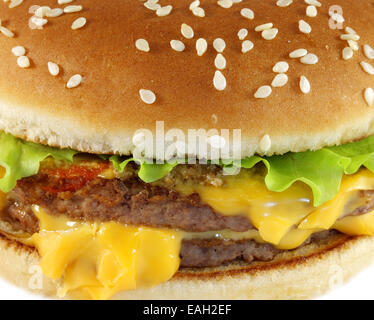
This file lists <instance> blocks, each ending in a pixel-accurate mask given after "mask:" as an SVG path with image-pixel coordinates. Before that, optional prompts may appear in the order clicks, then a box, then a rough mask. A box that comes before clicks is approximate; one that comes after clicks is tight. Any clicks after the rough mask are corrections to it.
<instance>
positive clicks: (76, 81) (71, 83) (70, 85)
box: [66, 74, 82, 89]
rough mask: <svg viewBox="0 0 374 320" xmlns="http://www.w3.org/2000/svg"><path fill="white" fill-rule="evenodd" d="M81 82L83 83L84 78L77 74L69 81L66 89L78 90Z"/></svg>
mask: <svg viewBox="0 0 374 320" xmlns="http://www.w3.org/2000/svg"><path fill="white" fill-rule="evenodd" d="M81 82H82V76H81V75H80V74H75V75H74V76H72V77H71V78H70V79H69V81H68V82H67V84H66V87H67V88H68V89H72V88H76V87H78V86H79V85H80V84H81Z"/></svg>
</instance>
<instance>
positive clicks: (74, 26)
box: [71, 17, 87, 30]
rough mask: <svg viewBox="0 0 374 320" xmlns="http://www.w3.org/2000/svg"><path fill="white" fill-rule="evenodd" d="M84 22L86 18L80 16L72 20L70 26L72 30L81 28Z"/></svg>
mask: <svg viewBox="0 0 374 320" xmlns="http://www.w3.org/2000/svg"><path fill="white" fill-rule="evenodd" d="M86 23H87V20H86V18H83V17H80V18H78V19H77V20H75V21H74V22H73V24H72V25H71V28H72V29H73V30H77V29H80V28H83V27H84V26H85V25H86Z"/></svg>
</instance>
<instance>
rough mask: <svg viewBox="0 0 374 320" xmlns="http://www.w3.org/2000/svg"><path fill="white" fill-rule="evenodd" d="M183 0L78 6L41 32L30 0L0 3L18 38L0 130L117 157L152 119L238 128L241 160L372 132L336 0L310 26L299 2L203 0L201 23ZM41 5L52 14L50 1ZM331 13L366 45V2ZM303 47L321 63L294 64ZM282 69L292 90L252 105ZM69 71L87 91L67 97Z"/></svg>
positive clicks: (1, 75)
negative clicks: (189, 34) (148, 94)
mask: <svg viewBox="0 0 374 320" xmlns="http://www.w3.org/2000/svg"><path fill="white" fill-rule="evenodd" d="M190 2H191V1H178V2H176V3H175V4H174V3H173V9H172V12H171V13H170V14H169V15H166V16H161V17H160V16H157V14H156V12H155V11H152V10H148V9H146V8H145V7H144V5H143V2H142V1H123V0H122V1H120V0H113V1H111V4H110V5H108V4H107V3H104V2H103V1H100V0H90V1H88V0H82V1H80V2H79V4H81V5H82V6H83V10H82V11H81V12H76V13H69V14H64V15H62V16H60V17H57V18H49V19H48V23H47V24H46V25H45V26H44V28H43V29H42V30H38V29H31V28H30V27H29V23H28V20H29V19H30V18H31V17H32V14H30V13H29V8H30V6H32V5H33V4H34V3H33V2H31V1H28V0H25V1H24V3H23V4H22V5H20V6H18V7H15V8H13V9H6V8H5V6H6V5H7V4H6V3H1V4H0V6H1V7H2V17H1V19H2V25H3V26H5V27H6V28H8V29H10V30H12V31H14V33H15V37H14V38H8V37H5V36H1V37H0V46H1V47H2V48H3V50H1V52H0V60H1V61H2V64H1V66H0V129H1V130H5V131H7V132H9V133H11V134H13V135H15V136H18V137H21V138H23V139H27V140H29V141H34V142H38V143H44V144H48V145H51V146H57V147H61V148H65V147H68V148H74V149H77V150H79V151H87V152H92V153H109V154H114V153H115V154H117V153H118V154H123V155H128V154H131V152H132V150H133V148H134V145H133V142H132V137H133V134H134V132H135V131H136V130H138V129H142V128H145V129H149V130H152V131H155V122H156V121H157V120H162V121H164V122H165V130H168V129H170V128H178V129H180V130H182V131H183V132H185V133H186V132H187V130H188V129H200V128H202V129H210V128H215V129H218V130H220V129H241V136H242V148H241V153H242V156H243V157H245V156H251V155H253V154H254V153H260V154H264V153H265V154H267V155H272V154H283V153H286V152H288V151H292V152H300V151H305V150H309V149H310V150H316V149H319V148H322V147H324V146H330V145H335V144H343V143H346V142H350V141H353V140H357V139H360V138H363V137H365V136H368V135H371V134H373V133H374V124H373V121H374V109H373V108H369V107H368V104H367V103H366V102H365V99H364V90H365V88H368V87H372V86H373V80H372V76H371V75H369V74H368V73H366V72H364V71H363V70H362V68H361V66H360V62H361V61H367V58H366V57H365V56H364V54H363V52H362V50H361V49H360V50H359V51H357V52H355V54H354V56H353V58H352V59H350V60H348V61H344V60H343V58H342V50H343V49H344V48H345V47H347V45H348V44H347V41H345V40H342V39H340V36H341V35H342V34H344V33H345V31H344V29H343V30H340V29H331V28H330V27H329V21H331V17H330V15H329V10H330V9H331V6H333V5H336V1H335V2H334V1H332V0H326V1H324V2H323V5H322V6H321V7H319V8H317V9H318V15H317V16H316V17H313V18H312V17H308V16H306V14H305V11H306V7H307V4H306V3H304V1H294V3H292V4H291V5H289V6H288V7H279V6H277V5H276V1H270V2H267V3H265V2H263V1H252V2H251V3H247V2H241V3H236V4H234V5H233V6H232V7H231V8H229V9H224V8H222V7H220V6H218V5H217V1H216V0H207V1H204V3H203V4H202V5H201V7H202V8H203V9H204V10H205V17H203V18H200V17H196V16H194V14H193V13H192V12H191V11H190V10H189V8H188V7H189V5H190ZM38 4H39V5H40V6H43V5H49V6H51V2H50V1H47V0H41V1H39V2H38ZM338 5H339V6H340V8H341V9H342V10H343V11H342V13H343V15H344V19H345V22H344V24H343V25H344V27H346V26H349V27H351V28H353V29H354V30H356V31H357V33H358V34H359V36H360V41H359V46H360V47H361V46H362V45H364V44H371V45H372V43H373V41H374V39H373V34H374V25H373V24H372V16H373V11H374V3H373V1H371V0H370V1H353V2H352V1H350V0H340V1H338ZM247 7H248V8H250V9H251V10H253V12H254V13H255V18H254V19H253V20H250V19H247V18H244V17H243V16H241V9H243V8H247ZM333 8H334V7H333ZM78 17H85V18H86V19H87V24H86V25H85V26H84V27H83V28H81V29H79V30H72V29H71V25H72V22H73V21H74V20H75V19H77V18H78ZM302 19H303V20H305V21H306V22H307V23H309V24H310V26H311V27H312V32H311V33H309V34H305V33H302V32H301V31H300V30H299V27H298V23H299V20H302ZM269 22H271V23H273V24H274V28H277V29H278V30H279V32H278V34H277V36H276V38H275V39H273V40H265V39H263V38H262V36H261V32H256V31H255V27H256V26H258V25H261V24H264V23H269ZM183 23H186V24H188V25H189V26H191V27H192V28H193V30H194V37H193V38H192V39H186V38H184V37H183V36H182V34H181V25H182V24H183ZM241 28H246V29H247V30H248V36H247V37H246V40H250V41H252V42H253V44H254V48H253V49H252V50H251V51H249V52H247V53H242V51H241V50H242V42H243V41H241V40H239V38H238V35H237V34H238V31H239V30H240V29H241ZM199 38H203V39H206V41H207V43H208V48H207V51H206V53H205V54H203V55H202V56H198V55H197V52H196V48H195V47H196V40H197V39H199ZM216 38H222V39H224V41H225V43H226V48H225V50H224V52H223V53H222V54H223V56H224V57H225V59H226V61H227V66H226V68H225V69H224V70H222V73H223V75H224V76H225V78H226V81H227V86H226V88H225V90H223V91H218V90H216V89H215V87H214V85H213V77H214V74H215V71H216V68H215V65H214V60H215V57H216V55H217V52H216V50H215V49H214V47H213V41H214V39H216ZM137 39H146V40H147V41H148V43H149V46H150V51H149V52H143V51H140V50H138V49H137V48H136V46H135V43H136V40H137ZM171 40H180V41H182V42H183V43H184V45H185V50H184V51H183V52H177V51H175V50H173V49H172V48H171V45H170V41H171ZM16 45H22V46H24V47H25V48H26V49H27V56H28V57H29V59H30V61H31V65H30V67H29V68H27V69H22V68H19V67H18V66H17V62H16V60H17V59H16V58H15V57H14V56H13V55H12V53H11V49H12V48H13V47H14V46H16ZM300 48H304V49H306V50H307V51H308V52H309V53H313V54H315V55H317V56H318V58H319V61H318V63H317V64H315V65H306V64H303V63H301V62H300V59H292V58H290V57H289V54H290V52H292V51H294V50H296V49H300ZM50 61H52V62H54V63H57V64H58V65H59V66H60V74H59V75H58V76H56V77H53V76H51V74H50V73H49V72H48V67H47V63H48V62H50ZM278 61H286V62H288V63H289V67H290V68H289V70H288V72H287V75H288V78H289V80H288V83H287V84H286V85H285V86H284V87H282V88H273V92H272V94H271V95H270V96H269V97H268V98H266V99H256V98H255V97H254V94H255V92H256V90H257V89H258V88H259V87H261V86H263V85H270V84H271V83H272V80H273V78H274V76H275V73H274V72H273V71H272V68H273V66H274V65H275V63H277V62H278ZM75 74H80V75H82V77H83V81H82V83H81V84H80V85H79V86H78V87H76V88H74V89H67V88H66V84H67V82H68V80H69V79H70V77H71V76H73V75H75ZM301 76H305V77H306V78H307V79H308V80H309V82H310V84H311V91H310V93H309V94H304V93H302V92H301V90H300V88H299V82H300V77H301ZM140 89H148V90H151V91H152V92H154V93H155V95H156V101H155V103H153V104H151V105H149V104H146V103H144V102H143V101H142V100H141V99H140V97H139V90H140ZM264 135H269V136H270V138H271V141H272V144H271V148H269V149H268V150H266V152H264V150H262V148H260V141H261V138H262V137H263V136H264ZM155 139H156V138H155Z"/></svg>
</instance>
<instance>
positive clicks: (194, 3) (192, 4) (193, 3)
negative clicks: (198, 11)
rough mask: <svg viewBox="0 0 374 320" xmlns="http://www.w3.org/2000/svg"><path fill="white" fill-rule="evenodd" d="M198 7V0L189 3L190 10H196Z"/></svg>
mask: <svg viewBox="0 0 374 320" xmlns="http://www.w3.org/2000/svg"><path fill="white" fill-rule="evenodd" d="M198 6H200V1H199V0H195V1H193V2H191V4H190V10H193V9H194V8H197V7H198Z"/></svg>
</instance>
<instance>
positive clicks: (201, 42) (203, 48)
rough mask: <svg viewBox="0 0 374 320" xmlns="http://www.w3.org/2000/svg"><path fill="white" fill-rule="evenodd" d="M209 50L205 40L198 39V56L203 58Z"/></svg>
mask: <svg viewBox="0 0 374 320" xmlns="http://www.w3.org/2000/svg"><path fill="white" fill-rule="evenodd" d="M207 49H208V43H207V42H206V40H205V39H204V38H200V39H197V41H196V51H197V55H198V56H200V57H201V56H202V55H203V54H204V53H205V52H206V50H207Z"/></svg>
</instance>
